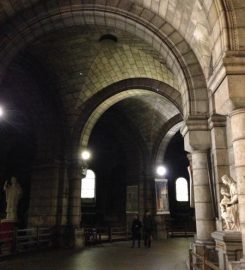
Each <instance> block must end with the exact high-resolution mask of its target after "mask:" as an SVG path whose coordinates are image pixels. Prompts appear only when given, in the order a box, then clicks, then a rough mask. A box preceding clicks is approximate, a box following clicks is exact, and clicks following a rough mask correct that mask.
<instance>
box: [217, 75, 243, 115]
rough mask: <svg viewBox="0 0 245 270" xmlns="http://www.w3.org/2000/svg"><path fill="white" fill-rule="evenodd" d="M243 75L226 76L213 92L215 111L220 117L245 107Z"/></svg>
mask: <svg viewBox="0 0 245 270" xmlns="http://www.w3.org/2000/svg"><path fill="white" fill-rule="evenodd" d="M244 85H245V74H231V75H226V76H225V77H224V79H223V81H222V82H221V83H220V85H219V86H218V87H217V89H215V91H214V92H213V96H214V103H215V110H216V112H217V113H219V114H222V115H228V114H230V113H231V112H232V111H234V110H236V109H239V108H242V107H244V105H245V91H244Z"/></svg>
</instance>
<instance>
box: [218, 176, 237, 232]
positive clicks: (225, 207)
mask: <svg viewBox="0 0 245 270" xmlns="http://www.w3.org/2000/svg"><path fill="white" fill-rule="evenodd" d="M221 180H222V182H223V184H224V185H225V188H221V191H220V192H221V195H222V196H223V198H222V200H221V202H220V207H221V217H222V218H223V219H224V222H225V227H224V229H225V230H234V231H239V230H240V223H239V212H238V195H237V184H236V182H235V181H234V180H233V179H232V178H231V177H229V176H227V175H223V176H222V177H221Z"/></svg>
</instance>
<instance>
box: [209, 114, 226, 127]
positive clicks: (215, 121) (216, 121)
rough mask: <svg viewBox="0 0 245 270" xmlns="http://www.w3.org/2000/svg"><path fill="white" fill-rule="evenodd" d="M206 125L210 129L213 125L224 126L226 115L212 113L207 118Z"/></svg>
mask: <svg viewBox="0 0 245 270" xmlns="http://www.w3.org/2000/svg"><path fill="white" fill-rule="evenodd" d="M208 125H209V128H210V129H213V128H215V127H225V126H226V116H224V115H220V114H216V113H215V114H212V115H211V116H210V117H209V119H208Z"/></svg>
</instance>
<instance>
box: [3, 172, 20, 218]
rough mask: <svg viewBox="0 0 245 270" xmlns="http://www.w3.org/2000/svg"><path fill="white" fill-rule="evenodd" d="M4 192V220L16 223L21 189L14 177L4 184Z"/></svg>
mask: <svg viewBox="0 0 245 270" xmlns="http://www.w3.org/2000/svg"><path fill="white" fill-rule="evenodd" d="M4 191H5V193H6V202H7V208H6V212H7V216H6V219H8V220H11V221H17V207H18V203H19V200H20V198H21V195H22V189H21V186H20V185H19V183H18V181H17V179H16V178H15V177H12V178H11V179H10V181H9V182H8V181H6V182H5V184H4Z"/></svg>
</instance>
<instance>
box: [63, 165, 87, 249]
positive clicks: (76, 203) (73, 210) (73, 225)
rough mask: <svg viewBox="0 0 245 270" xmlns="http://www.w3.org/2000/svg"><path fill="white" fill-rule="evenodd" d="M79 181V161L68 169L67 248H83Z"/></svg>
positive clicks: (80, 173)
mask: <svg viewBox="0 0 245 270" xmlns="http://www.w3.org/2000/svg"><path fill="white" fill-rule="evenodd" d="M81 179H82V165H81V162H80V161H79V160H73V161H72V162H70V165H69V169H68V182H69V200H68V212H67V226H66V228H65V232H64V235H65V240H64V241H65V245H67V246H69V247H83V246H84V234H83V229H81V228H80V222H81Z"/></svg>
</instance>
